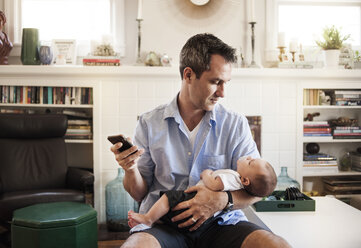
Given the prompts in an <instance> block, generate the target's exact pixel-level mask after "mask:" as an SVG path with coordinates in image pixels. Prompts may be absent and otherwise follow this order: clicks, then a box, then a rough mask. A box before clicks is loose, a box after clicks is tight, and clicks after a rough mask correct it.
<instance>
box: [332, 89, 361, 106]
mask: <svg viewBox="0 0 361 248" xmlns="http://www.w3.org/2000/svg"><path fill="white" fill-rule="evenodd" d="M335 104H336V105H339V106H360V105H361V90H335Z"/></svg>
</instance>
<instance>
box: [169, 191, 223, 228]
mask: <svg viewBox="0 0 361 248" xmlns="http://www.w3.org/2000/svg"><path fill="white" fill-rule="evenodd" d="M185 192H186V193H191V192H197V194H196V195H195V197H193V198H192V199H190V200H188V201H184V202H181V203H179V204H178V205H177V206H176V207H175V208H173V209H172V210H181V209H186V208H188V209H187V210H185V211H184V212H182V213H181V214H179V215H177V216H175V217H173V218H172V221H173V222H176V221H179V220H183V219H188V220H187V221H185V222H183V223H181V224H179V225H178V227H180V228H183V227H187V226H190V225H193V224H195V225H194V226H193V227H192V228H190V229H189V231H195V230H197V229H198V227H200V226H201V225H202V224H203V223H204V222H205V221H206V220H207V219H208V218H210V217H212V216H213V215H214V213H216V212H217V211H219V210H222V209H223V208H224V207H225V206H226V205H227V199H228V196H227V194H226V193H225V192H215V191H212V190H209V189H208V188H207V187H205V186H201V185H199V186H193V187H190V188H189V189H187V190H186V191H185Z"/></svg>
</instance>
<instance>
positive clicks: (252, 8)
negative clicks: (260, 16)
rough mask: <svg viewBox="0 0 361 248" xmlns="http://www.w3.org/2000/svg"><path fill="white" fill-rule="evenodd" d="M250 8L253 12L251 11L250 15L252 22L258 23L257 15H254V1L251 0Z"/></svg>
mask: <svg viewBox="0 0 361 248" xmlns="http://www.w3.org/2000/svg"><path fill="white" fill-rule="evenodd" d="M250 3H251V4H250V6H251V11H250V15H251V21H250V22H256V19H255V15H254V0H250Z"/></svg>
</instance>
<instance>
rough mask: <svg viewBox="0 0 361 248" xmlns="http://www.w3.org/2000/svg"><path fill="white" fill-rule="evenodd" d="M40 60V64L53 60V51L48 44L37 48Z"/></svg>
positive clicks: (48, 63) (46, 63) (49, 62)
mask: <svg viewBox="0 0 361 248" xmlns="http://www.w3.org/2000/svg"><path fill="white" fill-rule="evenodd" d="M39 56H40V62H41V64H42V65H50V64H51V61H52V60H53V51H52V50H51V47H50V46H41V47H40V50H39Z"/></svg>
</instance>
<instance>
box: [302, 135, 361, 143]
mask: <svg viewBox="0 0 361 248" xmlns="http://www.w3.org/2000/svg"><path fill="white" fill-rule="evenodd" d="M311 142H316V143H355V142H356V143H357V142H361V139H334V138H332V136H331V137H317V136H313V137H303V143H311Z"/></svg>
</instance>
